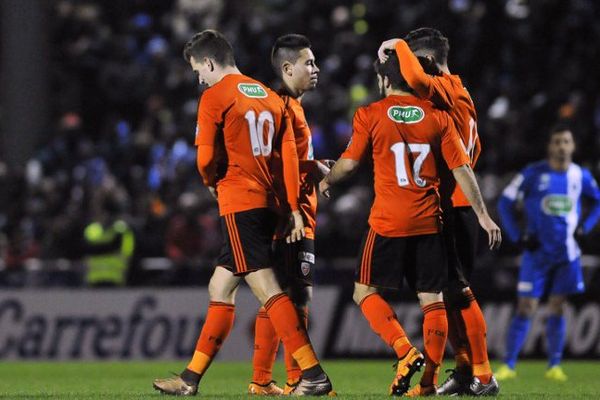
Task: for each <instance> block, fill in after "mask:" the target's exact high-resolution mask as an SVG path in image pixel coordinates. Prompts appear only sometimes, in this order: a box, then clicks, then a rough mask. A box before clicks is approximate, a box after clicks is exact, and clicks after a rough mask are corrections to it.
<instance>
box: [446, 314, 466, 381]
mask: <svg viewBox="0 0 600 400" xmlns="http://www.w3.org/2000/svg"><path fill="white" fill-rule="evenodd" d="M446 314H447V317H448V341H449V342H450V345H451V346H452V350H453V351H454V360H455V362H456V367H455V368H456V370H457V371H458V372H459V373H461V374H463V375H469V376H471V374H472V368H471V359H470V357H469V349H468V341H467V336H466V330H465V324H464V321H463V319H462V315H461V313H460V310H458V309H456V308H454V307H452V306H449V305H448V304H447V303H446Z"/></svg>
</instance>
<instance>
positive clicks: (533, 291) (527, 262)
mask: <svg viewBox="0 0 600 400" xmlns="http://www.w3.org/2000/svg"><path fill="white" fill-rule="evenodd" d="M584 289H585V285H584V283H583V272H582V270H581V260H580V259H579V258H576V259H575V260H573V261H571V262H568V261H567V262H564V263H560V264H556V263H555V261H554V260H552V259H551V258H549V257H548V256H546V255H544V254H541V253H540V252H528V251H526V252H525V253H524V254H523V262H522V264H521V271H520V272H519V285H518V286H517V290H518V293H519V296H521V297H534V298H540V297H542V296H543V295H544V294H545V292H546V291H547V294H549V295H563V294H564V295H567V294H574V293H581V292H583V291H584Z"/></svg>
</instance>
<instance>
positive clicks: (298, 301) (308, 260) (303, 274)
mask: <svg viewBox="0 0 600 400" xmlns="http://www.w3.org/2000/svg"><path fill="white" fill-rule="evenodd" d="M281 242H282V245H284V246H285V247H284V251H285V257H284V259H285V264H284V265H285V268H284V272H285V274H286V277H285V278H283V280H285V281H286V282H287V289H286V290H287V293H288V294H289V296H290V298H291V299H292V302H293V303H294V306H295V307H296V312H297V313H298V318H300V321H301V322H303V323H304V327H305V328H306V329H307V330H308V304H309V302H310V300H311V299H312V285H313V271H314V266H315V242H314V240H313V239H309V238H304V239H302V240H301V241H300V242H296V243H291V244H288V243H284V241H283V240H282V241H281ZM280 280H282V279H280ZM283 350H284V353H283V359H284V362H285V370H286V375H287V378H286V383H285V388H284V394H288V393H290V392H291V391H292V390H293V389H294V387H295V386H296V385H297V384H298V382H299V380H300V377H301V370H300V367H299V365H298V363H297V362H296V360H294V357H292V354H291V353H290V352H289V351H288V350H287V348H286V347H285V346H284V349H283Z"/></svg>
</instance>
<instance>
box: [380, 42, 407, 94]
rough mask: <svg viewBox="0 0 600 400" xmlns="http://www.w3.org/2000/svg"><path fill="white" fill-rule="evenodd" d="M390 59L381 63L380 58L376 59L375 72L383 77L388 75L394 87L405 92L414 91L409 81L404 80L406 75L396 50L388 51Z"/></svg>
mask: <svg viewBox="0 0 600 400" xmlns="http://www.w3.org/2000/svg"><path fill="white" fill-rule="evenodd" d="M386 54H387V55H388V59H387V60H386V61H385V62H384V63H381V62H380V61H379V59H376V60H375V62H374V63H373V68H374V69H375V72H376V73H377V74H379V75H381V77H382V78H383V77H384V76H387V78H388V80H389V81H390V85H391V86H392V89H396V90H402V91H404V92H412V89H411V88H410V86H408V83H406V81H405V80H404V77H403V76H402V74H401V73H400V62H399V61H398V56H397V55H396V52H395V51H393V50H392V51H387V52H386Z"/></svg>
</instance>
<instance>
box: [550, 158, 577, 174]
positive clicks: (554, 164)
mask: <svg viewBox="0 0 600 400" xmlns="http://www.w3.org/2000/svg"><path fill="white" fill-rule="evenodd" d="M571 162H572V160H571V159H566V160H557V159H555V158H549V159H548V165H550V169H552V170H554V171H559V172H564V171H566V170H568V169H569V166H570V165H571Z"/></svg>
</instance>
